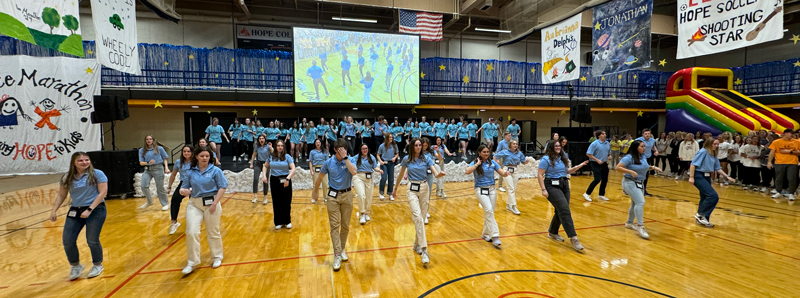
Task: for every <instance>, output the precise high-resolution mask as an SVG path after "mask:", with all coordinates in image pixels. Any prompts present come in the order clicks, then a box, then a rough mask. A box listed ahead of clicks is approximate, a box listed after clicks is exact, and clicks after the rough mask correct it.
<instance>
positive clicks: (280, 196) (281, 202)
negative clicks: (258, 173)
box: [269, 176, 292, 226]
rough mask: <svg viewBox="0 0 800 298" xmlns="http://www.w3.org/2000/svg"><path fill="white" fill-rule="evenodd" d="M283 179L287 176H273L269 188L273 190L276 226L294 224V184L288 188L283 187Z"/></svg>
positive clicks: (273, 213) (290, 184)
mask: <svg viewBox="0 0 800 298" xmlns="http://www.w3.org/2000/svg"><path fill="white" fill-rule="evenodd" d="M281 179H286V176H280V177H279V176H272V177H270V179H269V186H270V187H271V188H272V215H273V222H274V223H275V225H276V226H282V225H287V224H290V223H292V182H291V181H289V186H288V187H283V183H281Z"/></svg>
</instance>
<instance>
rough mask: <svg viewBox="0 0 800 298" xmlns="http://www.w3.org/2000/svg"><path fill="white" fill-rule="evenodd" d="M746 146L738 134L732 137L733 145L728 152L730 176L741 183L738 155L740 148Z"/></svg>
mask: <svg viewBox="0 0 800 298" xmlns="http://www.w3.org/2000/svg"><path fill="white" fill-rule="evenodd" d="M744 145H747V144H745V143H744V139H742V135H741V134H739V133H738V132H737V133H736V134H734V135H733V143H731V148H730V150H729V151H728V165H730V167H731V171H730V176H731V178H734V179H737V180H739V182H740V183H741V181H742V178H741V177H739V171H740V170H741V169H742V167H743V166H742V161H741V160H742V155H741V154H740V152H739V151H740V149H741V148H742V146H744Z"/></svg>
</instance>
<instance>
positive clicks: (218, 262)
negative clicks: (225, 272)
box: [211, 259, 222, 269]
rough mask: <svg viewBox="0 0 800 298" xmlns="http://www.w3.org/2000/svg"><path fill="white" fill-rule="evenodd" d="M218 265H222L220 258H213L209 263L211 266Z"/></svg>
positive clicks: (215, 267) (215, 266)
mask: <svg viewBox="0 0 800 298" xmlns="http://www.w3.org/2000/svg"><path fill="white" fill-rule="evenodd" d="M219 266H222V260H220V259H214V262H212V263H211V268H214V269H217V268H219Z"/></svg>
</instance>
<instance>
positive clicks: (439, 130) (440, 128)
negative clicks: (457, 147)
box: [433, 122, 447, 139]
mask: <svg viewBox="0 0 800 298" xmlns="http://www.w3.org/2000/svg"><path fill="white" fill-rule="evenodd" d="M433 129H434V130H436V136H437V137H440V138H442V139H444V138H445V137H447V123H441V122H439V123H436V124H434V125H433Z"/></svg>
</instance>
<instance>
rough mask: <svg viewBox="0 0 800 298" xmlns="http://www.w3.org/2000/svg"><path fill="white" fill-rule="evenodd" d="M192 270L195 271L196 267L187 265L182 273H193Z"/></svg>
mask: <svg viewBox="0 0 800 298" xmlns="http://www.w3.org/2000/svg"><path fill="white" fill-rule="evenodd" d="M192 271H194V267H192V266H186V267H183V270H181V273H183V275H187V274H189V273H192Z"/></svg>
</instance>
